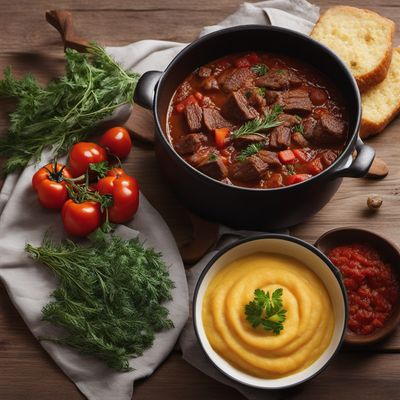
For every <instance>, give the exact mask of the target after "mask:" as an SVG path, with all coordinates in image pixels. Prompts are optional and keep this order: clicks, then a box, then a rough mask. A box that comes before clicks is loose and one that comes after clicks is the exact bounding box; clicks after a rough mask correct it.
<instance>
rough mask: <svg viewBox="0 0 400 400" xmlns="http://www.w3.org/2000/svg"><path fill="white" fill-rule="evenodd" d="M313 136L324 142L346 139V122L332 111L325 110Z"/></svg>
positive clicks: (330, 142) (336, 141)
mask: <svg viewBox="0 0 400 400" xmlns="http://www.w3.org/2000/svg"><path fill="white" fill-rule="evenodd" d="M313 138H314V139H315V141H316V142H318V143H322V144H334V143H338V142H341V141H344V139H345V123H344V122H343V121H342V120H341V119H339V118H337V117H335V116H334V115H332V114H331V113H330V112H324V113H323V114H321V117H320V119H319V121H318V122H317V124H316V126H315V129H314V133H313Z"/></svg>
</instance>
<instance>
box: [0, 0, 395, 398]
mask: <svg viewBox="0 0 400 400" xmlns="http://www.w3.org/2000/svg"><path fill="white" fill-rule="evenodd" d="M241 2H242V1H241V0H219V1H211V0H203V1H201V2H199V1H196V2H195V1H188V0H169V1H168V2H166V1H163V0H146V1H144V0H143V1H130V0H114V1H113V2H110V1H105V0H98V1H96V2H94V1H93V2H83V1H82V0H72V1H65V0H61V1H57V3H56V4H55V2H51V1H48V0H36V1H35V2H32V1H30V0H19V1H14V2H9V1H6V0H0V24H1V35H0V70H2V69H3V68H4V67H5V66H7V65H10V64H11V65H12V66H13V68H14V70H15V72H16V73H17V74H18V75H22V74H23V73H26V72H33V73H34V74H35V75H36V76H37V77H38V78H39V79H40V81H42V82H47V81H48V80H49V79H51V78H53V77H55V76H57V75H59V74H60V73H62V70H63V66H64V60H63V48H62V45H61V42H60V38H59V35H58V33H57V32H56V31H55V30H54V29H53V28H52V27H50V26H49V25H48V24H47V23H46V22H45V18H44V13H45V11H46V10H47V9H52V8H55V7H57V8H58V9H67V10H69V11H71V12H72V13H73V17H74V21H75V26H76V30H77V32H78V33H79V34H81V35H82V36H83V37H87V38H90V39H92V40H96V41H98V42H99V43H102V44H104V45H118V46H119V45H124V44H128V43H131V42H134V41H137V40H142V39H150V38H151V39H165V40H172V41H181V42H189V41H191V40H193V39H195V38H196V36H197V35H198V33H199V32H200V30H201V28H202V26H204V25H212V24H215V23H217V22H218V21H220V20H221V19H223V18H224V17H225V16H226V15H228V14H229V13H231V12H233V11H234V10H235V9H236V8H237V7H238V5H239V4H240V3H241ZM315 3H317V4H318V5H320V6H321V8H322V9H325V8H327V7H329V6H332V5H335V4H341V3H343V1H330V0H326V1H315ZM346 4H349V5H355V6H357V5H358V6H362V5H363V4H364V5H365V2H362V1H361V0H347V1H346ZM368 7H369V8H371V9H372V10H374V11H377V12H379V13H381V14H382V15H384V16H386V17H389V18H391V19H393V20H394V21H395V22H396V23H397V24H398V23H399V22H400V6H399V5H398V3H397V2H396V1H391V0H378V1H375V2H373V3H372V4H371V5H370V4H368ZM149 21H151V24H150V23H149ZM399 38H400V37H399V34H398V33H397V34H396V40H395V44H396V45H399V42H400V40H399ZM11 110H12V104H11V103H10V102H1V103H0V132H4V131H5V130H6V129H7V126H8V120H7V113H8V112H9V111H11ZM134 124H135V121H134V117H133V125H134ZM142 126H143V125H140V121H138V127H137V129H141V127H142ZM144 126H145V125H144ZM399 131H400V121H399V120H397V121H394V122H393V123H392V124H391V125H390V126H389V128H387V129H386V131H385V132H384V134H383V135H381V136H378V137H376V138H374V139H371V140H369V141H368V143H369V144H371V145H372V146H374V147H375V149H376V150H377V155H378V156H379V157H380V158H382V159H383V160H384V161H386V163H387V164H388V165H389V169H390V172H389V175H388V176H387V177H386V178H385V179H384V180H381V181H376V180H366V179H345V180H344V182H343V185H342V186H341V188H340V190H339V191H338V193H337V194H336V195H335V197H334V198H333V199H332V201H331V202H330V203H329V204H328V205H327V206H326V207H325V208H324V209H323V210H322V211H321V212H320V213H318V215H316V216H314V217H313V218H311V219H310V220H309V221H306V222H305V223H303V224H301V225H299V226H297V227H295V228H293V229H292V233H293V234H294V235H296V236H299V237H301V238H303V239H305V240H307V241H309V242H310V243H313V242H314V241H315V240H316V239H317V237H318V236H319V235H321V234H322V233H324V232H325V231H327V230H329V229H332V228H334V227H338V226H351V225H352V226H358V227H367V228H369V229H374V230H376V231H378V232H380V233H383V234H384V235H386V236H387V237H389V238H390V239H392V240H393V241H395V242H397V243H398V244H400V235H399V233H400V232H399V231H400V224H399V222H400V157H399V144H398V143H399V137H400V132H399ZM127 170H128V172H129V173H132V174H134V175H135V176H136V177H137V178H138V179H139V181H140V182H141V187H142V190H143V192H144V194H145V195H146V197H147V198H148V199H149V201H150V202H151V203H152V204H153V205H154V206H155V207H156V208H157V209H158V210H159V211H160V213H161V214H162V216H163V217H164V218H165V220H166V222H167V223H168V225H169V226H170V228H171V230H172V232H173V234H174V236H175V238H176V240H177V242H178V244H183V243H184V242H185V240H186V238H187V237H188V235H190V233H191V221H190V218H189V217H188V216H187V214H186V213H185V212H184V208H183V206H182V205H181V204H179V202H178V201H177V199H176V198H175V196H174V194H173V193H172V192H171V191H170V188H169V186H168V183H167V182H165V180H164V178H163V177H162V175H160V173H159V171H158V169H157V164H156V161H155V158H154V153H153V150H152V147H151V146H150V145H149V144H145V143H139V142H136V143H135V148H134V151H133V152H132V154H131V156H130V157H129V159H128V161H127ZM372 193H374V194H379V195H380V196H382V197H383V201H384V202H383V206H382V207H381V209H380V210H379V211H377V212H375V213H372V212H370V211H369V210H368V209H367V207H366V201H367V198H368V196H369V195H370V194H372ZM316 195H318V193H316ZM399 353H400V332H399V331H397V332H396V333H395V334H394V335H392V336H391V337H390V338H388V339H387V340H386V341H385V342H383V343H381V344H379V345H377V346H375V347H374V348H370V349H368V350H359V351H354V350H352V349H346V348H344V349H343V350H342V351H341V353H340V354H339V355H338V356H337V357H336V358H335V360H334V361H333V362H332V363H331V365H330V366H329V368H328V369H327V370H326V371H325V372H323V373H322V374H321V375H320V376H319V377H317V378H316V379H314V380H313V381H311V382H309V383H307V384H305V385H302V386H301V387H298V388H295V389H292V390H290V391H285V392H281V393H280V394H279V398H281V399H322V400H324V399H332V398H342V399H351V398H354V397H355V396H357V397H358V398H362V399H368V400H369V399H371V400H372V399H382V398H386V399H398V398H400V395H399V393H398V382H399V379H400V354H399ZM134 397H135V399H136V400H153V399H156V398H160V399H166V400H167V399H174V398H177V397H180V398H182V399H185V400H191V399H193V400H195V399H207V400H212V399H215V400H217V399H218V400H224V399H230V400H236V399H243V396H241V395H240V394H239V393H237V392H236V391H234V390H233V389H230V388H228V387H226V386H224V385H222V384H219V383H218V382H216V381H214V380H212V379H210V378H208V377H207V376H206V375H204V374H202V373H201V372H199V371H197V370H196V369H194V368H192V367H191V366H190V365H188V364H187V363H186V362H184V361H183V360H182V359H181V356H180V354H179V352H178V351H175V352H173V353H172V354H171V355H170V357H169V358H168V359H167V360H166V361H165V362H164V364H163V365H162V366H161V367H160V368H159V369H158V370H157V372H156V373H155V374H154V375H153V376H151V377H150V378H148V379H145V380H143V381H141V382H138V383H137V384H136V388H135V395H134ZM55 398H57V399H59V400H64V399H66V400H67V399H68V400H73V399H81V398H83V397H82V395H81V394H80V393H79V391H78V390H77V389H76V387H75V386H74V385H73V384H72V383H71V382H70V381H69V380H68V379H67V378H66V377H65V375H64V374H63V373H62V372H61V370H60V369H59V368H58V367H57V366H56V365H55V363H54V362H53V361H52V359H51V358H50V357H49V356H48V355H47V353H46V352H44V351H43V349H42V348H41V346H40V344H39V343H38V342H37V341H36V340H35V339H34V338H33V336H32V335H31V334H30V332H29V330H28V329H27V328H26V326H25V324H24V322H23V321H22V319H21V318H20V317H19V315H18V313H17V311H16V310H15V308H14V307H13V305H12V304H11V302H10V300H9V299H8V296H7V293H6V290H5V289H4V288H3V287H0V399H1V400H17V399H24V400H25V399H40V400H50V399H51V400H53V399H55Z"/></svg>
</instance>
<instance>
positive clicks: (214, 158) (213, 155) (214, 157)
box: [208, 152, 218, 161]
mask: <svg viewBox="0 0 400 400" xmlns="http://www.w3.org/2000/svg"><path fill="white" fill-rule="evenodd" d="M217 158H218V156H217V154H216V153H214V152H212V153H210V155H209V156H208V159H209V161H215V160H216V159H217Z"/></svg>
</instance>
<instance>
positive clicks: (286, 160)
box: [278, 150, 297, 164]
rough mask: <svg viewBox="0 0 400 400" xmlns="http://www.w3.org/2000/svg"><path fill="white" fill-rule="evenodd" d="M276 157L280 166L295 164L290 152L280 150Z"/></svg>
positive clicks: (292, 154) (293, 156)
mask: <svg viewBox="0 0 400 400" xmlns="http://www.w3.org/2000/svg"><path fill="white" fill-rule="evenodd" d="M278 156H279V160H280V161H281V163H282V164H295V163H296V162H297V158H296V156H295V155H294V153H293V151H292V150H282V151H280V152H279V153H278Z"/></svg>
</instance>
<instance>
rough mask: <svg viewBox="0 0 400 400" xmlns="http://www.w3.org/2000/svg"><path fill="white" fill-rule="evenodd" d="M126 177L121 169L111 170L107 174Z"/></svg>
mask: <svg viewBox="0 0 400 400" xmlns="http://www.w3.org/2000/svg"><path fill="white" fill-rule="evenodd" d="M122 175H127V173H126V172H125V171H124V170H123V169H122V168H112V169H110V170H109V171H108V172H107V176H114V177H116V176H122Z"/></svg>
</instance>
